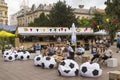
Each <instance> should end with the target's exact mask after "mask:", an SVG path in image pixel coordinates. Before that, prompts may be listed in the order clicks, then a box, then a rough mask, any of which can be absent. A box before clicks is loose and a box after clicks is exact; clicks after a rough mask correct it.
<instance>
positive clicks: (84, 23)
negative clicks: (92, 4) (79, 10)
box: [78, 17, 91, 27]
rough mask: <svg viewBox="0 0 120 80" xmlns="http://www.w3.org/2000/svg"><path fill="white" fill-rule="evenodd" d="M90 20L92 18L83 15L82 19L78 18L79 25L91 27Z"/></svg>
mask: <svg viewBox="0 0 120 80" xmlns="http://www.w3.org/2000/svg"><path fill="white" fill-rule="evenodd" d="M90 20H91V19H88V18H84V17H82V19H80V20H78V25H79V26H80V27H90V22H91V21H90Z"/></svg>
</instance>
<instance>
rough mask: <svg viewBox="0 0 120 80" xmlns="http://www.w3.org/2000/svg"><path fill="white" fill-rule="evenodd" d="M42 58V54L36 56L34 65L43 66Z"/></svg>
mask: <svg viewBox="0 0 120 80" xmlns="http://www.w3.org/2000/svg"><path fill="white" fill-rule="evenodd" d="M42 58H43V57H42V55H38V56H35V58H34V65H35V66H40V67H41V64H42Z"/></svg>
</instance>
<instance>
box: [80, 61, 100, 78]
mask: <svg viewBox="0 0 120 80" xmlns="http://www.w3.org/2000/svg"><path fill="white" fill-rule="evenodd" d="M80 75H81V76H85V77H99V76H101V75H102V69H101V68H100V66H99V64H98V63H90V62H85V63H83V64H82V65H80Z"/></svg>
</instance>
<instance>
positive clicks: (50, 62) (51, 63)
mask: <svg viewBox="0 0 120 80" xmlns="http://www.w3.org/2000/svg"><path fill="white" fill-rule="evenodd" d="M55 67H57V62H56V60H55V59H54V58H53V57H50V56H44V57H43V58H42V68H47V69H53V68H55Z"/></svg>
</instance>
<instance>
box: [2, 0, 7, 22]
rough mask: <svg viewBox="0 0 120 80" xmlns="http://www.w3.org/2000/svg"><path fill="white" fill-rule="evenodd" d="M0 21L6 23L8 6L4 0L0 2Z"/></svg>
mask: <svg viewBox="0 0 120 80" xmlns="http://www.w3.org/2000/svg"><path fill="white" fill-rule="evenodd" d="M0 23H2V24H8V7H7V3H5V2H4V1H1V2H0Z"/></svg>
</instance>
